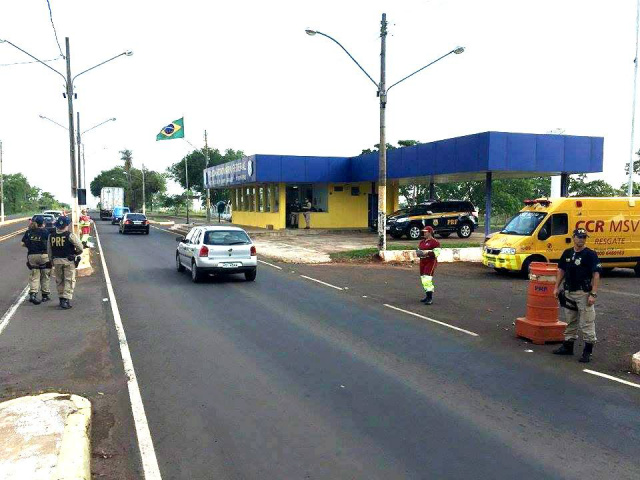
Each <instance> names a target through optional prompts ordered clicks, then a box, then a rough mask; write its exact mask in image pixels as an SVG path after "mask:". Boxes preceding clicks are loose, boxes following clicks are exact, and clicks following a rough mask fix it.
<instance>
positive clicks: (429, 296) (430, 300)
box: [424, 292, 433, 305]
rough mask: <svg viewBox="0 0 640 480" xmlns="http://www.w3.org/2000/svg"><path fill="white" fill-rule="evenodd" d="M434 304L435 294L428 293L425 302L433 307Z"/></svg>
mask: <svg viewBox="0 0 640 480" xmlns="http://www.w3.org/2000/svg"><path fill="white" fill-rule="evenodd" d="M432 303H433V292H427V299H426V302H424V304H425V305H431V304H432Z"/></svg>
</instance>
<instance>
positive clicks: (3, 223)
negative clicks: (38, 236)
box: [0, 217, 31, 227]
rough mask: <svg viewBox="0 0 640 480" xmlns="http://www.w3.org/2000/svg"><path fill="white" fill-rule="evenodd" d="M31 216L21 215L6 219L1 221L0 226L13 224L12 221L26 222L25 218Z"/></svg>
mask: <svg viewBox="0 0 640 480" xmlns="http://www.w3.org/2000/svg"><path fill="white" fill-rule="evenodd" d="M29 219H31V217H20V218H13V219H11V220H5V221H4V222H0V227H4V226H5V225H11V224H12V223H19V222H24V221H25V220H29Z"/></svg>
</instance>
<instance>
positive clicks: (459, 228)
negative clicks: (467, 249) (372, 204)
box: [387, 200, 478, 240]
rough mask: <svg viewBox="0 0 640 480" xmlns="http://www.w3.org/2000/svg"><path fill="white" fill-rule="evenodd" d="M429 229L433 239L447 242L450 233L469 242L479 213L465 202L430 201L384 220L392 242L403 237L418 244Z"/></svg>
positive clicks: (393, 214) (470, 204)
mask: <svg viewBox="0 0 640 480" xmlns="http://www.w3.org/2000/svg"><path fill="white" fill-rule="evenodd" d="M427 225H431V226H432V227H433V231H434V233H435V234H436V235H439V236H440V237H442V238H447V237H448V236H449V235H451V234H452V233H453V232H456V233H457V234H458V237H460V238H469V237H470V236H471V234H472V233H473V231H474V230H475V229H476V228H477V227H478V210H477V209H476V207H475V206H474V205H473V203H471V202H467V201H464V200H447V201H438V200H431V201H429V202H426V203H422V204H420V205H416V206H414V207H408V208H405V209H402V210H398V211H397V212H394V213H392V214H391V215H389V216H388V217H387V233H389V234H390V235H391V236H392V237H393V238H400V237H402V236H403V235H406V236H407V238H410V239H411V240H417V239H418V238H420V236H421V235H422V229H423V228H424V227H425V226H427Z"/></svg>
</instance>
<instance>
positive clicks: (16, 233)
mask: <svg viewBox="0 0 640 480" xmlns="http://www.w3.org/2000/svg"><path fill="white" fill-rule="evenodd" d="M21 233H24V230H18V231H17V232H12V233H7V234H6V235H3V236H1V237H0V242H2V241H4V240H9V239H10V238H11V237H15V236H16V235H19V234H21Z"/></svg>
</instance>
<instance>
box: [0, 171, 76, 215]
mask: <svg viewBox="0 0 640 480" xmlns="http://www.w3.org/2000/svg"><path fill="white" fill-rule="evenodd" d="M2 179H3V182H4V211H5V214H7V215H13V214H16V213H31V212H36V211H42V210H63V209H66V210H68V209H69V205H68V204H66V203H62V202H59V201H58V200H56V198H55V197H54V196H53V195H52V194H51V193H49V192H45V191H43V190H42V189H40V188H38V187H36V186H33V185H31V184H30V183H29V181H28V180H27V177H25V176H24V175H23V174H21V173H13V174H9V175H3V176H2Z"/></svg>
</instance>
